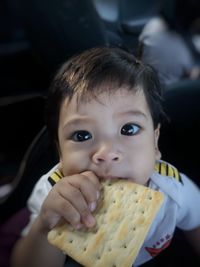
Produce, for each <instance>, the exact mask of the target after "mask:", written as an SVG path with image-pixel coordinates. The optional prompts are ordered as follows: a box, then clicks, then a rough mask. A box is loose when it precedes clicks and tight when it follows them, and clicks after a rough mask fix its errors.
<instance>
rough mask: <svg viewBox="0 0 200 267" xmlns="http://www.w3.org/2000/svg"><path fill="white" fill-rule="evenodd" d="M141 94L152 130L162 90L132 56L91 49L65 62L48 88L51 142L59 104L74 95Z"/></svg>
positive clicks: (158, 116)
mask: <svg viewBox="0 0 200 267" xmlns="http://www.w3.org/2000/svg"><path fill="white" fill-rule="evenodd" d="M122 86H123V87H124V86H125V87H126V88H127V90H130V91H131V90H133V91H137V90H143V92H144V95H145V97H146V100H147V103H148V106H149V109H150V112H151V115H152V119H153V123H154V127H155V128H156V127H157V125H158V123H159V122H160V120H161V117H162V115H163V114H164V113H163V109H162V105H161V102H162V90H161V86H160V83H159V79H158V77H157V74H156V73H155V71H154V70H153V69H152V67H150V66H148V65H144V64H142V63H141V62H140V61H138V60H137V59H136V58H135V57H134V56H133V55H132V54H129V53H128V52H125V51H123V50H121V49H119V48H108V47H100V48H92V49H90V50H87V51H85V52H83V53H81V54H79V55H76V56H74V57H72V58H71V59H70V60H68V61H67V62H66V63H65V64H64V65H63V66H62V67H61V68H60V70H59V71H58V73H57V75H56V76H55V78H54V80H53V81H52V84H51V86H50V90H49V95H48V98H47V105H46V124H47V128H48V130H49V133H50V135H51V137H52V138H53V140H54V141H56V142H58V122H59V114H60V108H61V105H62V102H63V101H64V100H65V99H66V97H67V98H69V99H71V98H72V97H73V96H74V95H75V94H76V95H77V96H78V99H81V100H87V99H91V98H96V97H98V94H100V93H102V92H103V91H107V92H108V93H110V94H112V92H114V91H116V90H118V89H119V88H121V87H122Z"/></svg>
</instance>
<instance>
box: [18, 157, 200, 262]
mask: <svg viewBox="0 0 200 267" xmlns="http://www.w3.org/2000/svg"><path fill="white" fill-rule="evenodd" d="M161 162H162V161H161ZM165 164H167V165H168V166H172V165H170V164H168V163H165ZM57 166H58V165H56V166H54V168H53V169H51V170H50V171H49V172H48V173H47V174H45V175H43V176H42V177H41V178H40V180H39V181H38V182H37V184H36V185H35V188H34V190H33V192H32V194H31V196H30V198H29V200H28V207H29V209H30V211H31V217H30V222H29V224H28V226H27V227H26V228H25V229H24V231H23V234H24V235H25V234H26V233H27V232H28V230H29V229H30V227H31V225H32V224H33V222H34V220H35V218H36V217H37V216H38V214H39V212H40V209H41V206H42V203H43V201H44V199H45V198H46V196H47V195H48V193H49V191H50V190H51V188H52V185H51V184H50V182H49V181H48V178H49V176H50V175H51V174H52V173H53V172H54V171H55V170H56V169H57ZM180 177H181V181H177V180H176V179H175V178H173V177H171V176H163V175H161V174H159V173H158V172H157V171H154V173H153V175H152V177H151V178H150V182H149V187H150V188H152V189H154V190H157V191H161V192H163V193H164V195H165V199H164V203H163V204H162V206H161V208H160V210H159V212H158V213H157V215H156V217H155V219H154V222H153V223H152V225H151V227H150V230H149V232H148V235H147V237H146V239H145V242H144V244H143V246H142V248H141V249H140V252H139V254H138V256H137V258H136V261H135V263H134V266H139V265H141V264H143V263H145V262H146V261H148V260H150V259H151V258H152V257H154V256H156V255H157V254H159V253H160V252H161V251H162V250H163V249H165V248H167V247H168V245H169V244H170V241H171V239H172V237H173V234H174V231H175V228H176V227H178V228H180V229H182V230H192V229H195V228H196V227H198V226H200V190H199V188H198V187H197V186H196V185H195V184H194V183H193V182H192V181H191V180H190V179H189V178H188V177H187V176H186V175H184V174H182V173H180Z"/></svg>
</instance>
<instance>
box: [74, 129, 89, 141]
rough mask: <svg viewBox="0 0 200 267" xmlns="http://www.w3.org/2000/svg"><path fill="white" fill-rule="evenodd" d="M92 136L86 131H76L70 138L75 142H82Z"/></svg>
mask: <svg viewBox="0 0 200 267" xmlns="http://www.w3.org/2000/svg"><path fill="white" fill-rule="evenodd" d="M91 138H92V135H91V133H89V132H88V131H77V132H74V133H73V134H72V135H71V139H72V140H73V141H75V142H84V141H87V140H89V139H91Z"/></svg>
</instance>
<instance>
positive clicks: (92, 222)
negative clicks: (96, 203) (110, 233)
mask: <svg viewBox="0 0 200 267" xmlns="http://www.w3.org/2000/svg"><path fill="white" fill-rule="evenodd" d="M95 223H96V221H95V218H94V217H93V216H92V215H87V217H86V218H85V224H86V226H88V227H93V226H94V225H95Z"/></svg>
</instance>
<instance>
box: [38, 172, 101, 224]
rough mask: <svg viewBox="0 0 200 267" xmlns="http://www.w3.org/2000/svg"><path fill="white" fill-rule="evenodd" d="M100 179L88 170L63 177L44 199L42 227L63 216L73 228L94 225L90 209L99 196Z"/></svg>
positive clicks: (93, 208) (93, 207) (56, 221)
mask: <svg viewBox="0 0 200 267" xmlns="http://www.w3.org/2000/svg"><path fill="white" fill-rule="evenodd" d="M99 192H100V182H99V180H98V178H97V177H96V175H95V174H94V173H93V172H91V171H86V172H83V173H81V174H75V175H72V176H68V177H64V178H62V179H61V180H60V181H59V182H57V183H56V184H55V185H54V186H53V188H52V190H51V191H50V192H49V194H48V196H47V198H46V199H45V201H44V203H43V205H42V209H41V213H40V216H39V217H40V218H41V219H42V223H43V225H44V226H45V227H48V228H50V229H51V228H52V227H54V226H55V225H56V224H57V223H58V221H59V220H60V219H64V220H65V221H67V222H68V223H69V224H71V225H72V227H73V228H75V229H79V228H81V227H82V225H84V226H86V227H93V226H94V225H95V223H96V221H95V218H94V217H93V215H92V212H93V211H94V210H95V208H96V204H97V200H98V198H99V194H100V193H99Z"/></svg>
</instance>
